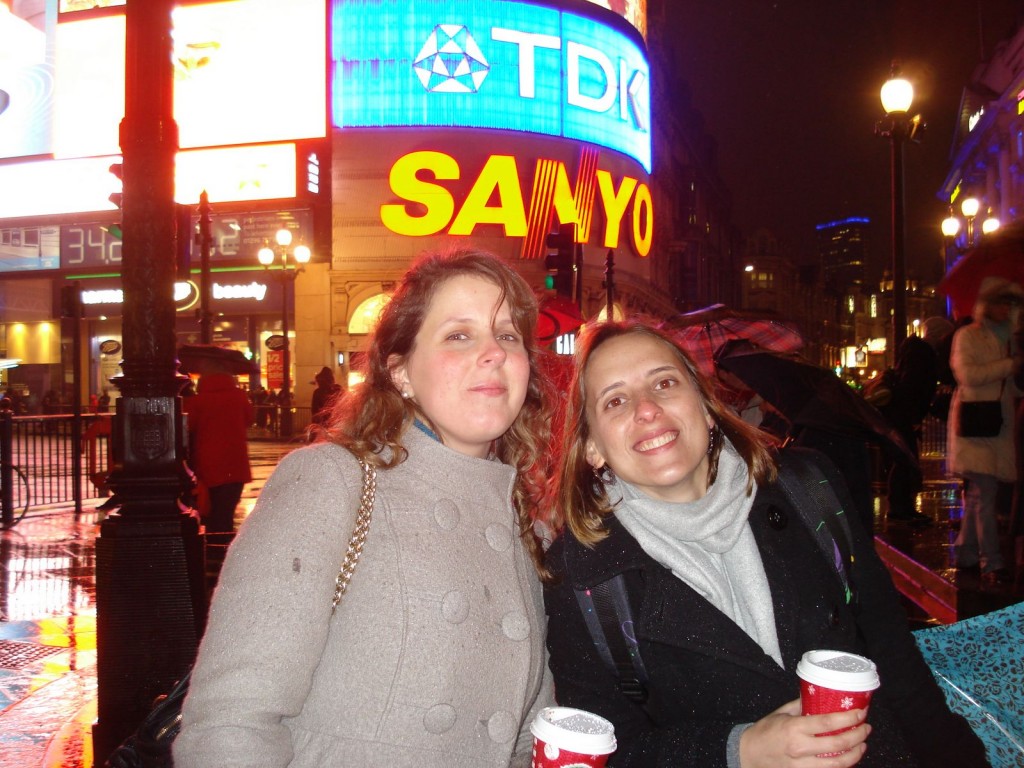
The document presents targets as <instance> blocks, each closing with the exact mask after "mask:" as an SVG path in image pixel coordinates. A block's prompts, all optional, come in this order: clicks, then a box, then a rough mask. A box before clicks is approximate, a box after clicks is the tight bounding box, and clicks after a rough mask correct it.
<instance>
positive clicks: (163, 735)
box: [104, 459, 377, 768]
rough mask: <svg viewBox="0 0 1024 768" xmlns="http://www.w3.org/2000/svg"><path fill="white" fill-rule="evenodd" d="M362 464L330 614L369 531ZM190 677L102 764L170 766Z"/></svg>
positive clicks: (372, 474) (367, 473)
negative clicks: (356, 504) (359, 490)
mask: <svg viewBox="0 0 1024 768" xmlns="http://www.w3.org/2000/svg"><path fill="white" fill-rule="evenodd" d="M359 466H361V467H362V468H363V491H362V495H361V496H360V498H359V512H358V513H357V514H356V523H355V526H354V527H353V529H352V535H351V536H350V537H349V541H348V549H347V550H346V551H345V558H344V559H343V560H342V562H341V567H340V568H339V569H338V576H337V578H336V579H335V584H334V598H333V600H332V601H331V615H334V612H335V611H336V610H337V608H338V604H339V603H340V602H341V598H342V597H343V596H344V595H345V592H346V591H347V590H348V583H349V581H350V580H351V579H352V574H353V573H354V572H355V569H356V563H358V562H359V557H360V555H362V553H363V544H364V543H365V542H366V535H367V534H368V533H369V531H370V518H371V516H372V515H373V497H374V495H375V493H376V490H377V470H376V469H375V468H374V467H373V466H372V465H370V464H369V463H367V462H366V460H364V459H359ZM191 677H192V670H191V669H190V670H189V671H188V672H187V673H186V674H185V676H184V677H183V678H181V680H179V681H178V682H177V683H175V684H174V688H172V689H171V692H170V693H168V694H167V695H166V696H163V697H161V698H160V699H159V700H158V701H157V704H156V706H155V707H153V709H152V711H150V713H149V714H148V715H146V718H145V720H143V721H142V724H141V725H140V726H139V727H138V728H137V729H136V730H135V733H133V734H132V735H131V736H129V737H128V738H127V739H125V741H124V743H122V744H121V745H120V746H119V747H118V748H117V749H115V750H114V752H113V753H112V754H111V755H110V757H109V758H107V762H106V763H105V764H104V765H105V766H106V768H172V767H173V765H174V761H173V758H172V756H171V745H172V744H173V743H174V739H175V738H177V736H178V732H179V731H180V730H181V705H182V704H183V703H184V701H185V697H186V696H187V695H188V687H189V681H190V679H191Z"/></svg>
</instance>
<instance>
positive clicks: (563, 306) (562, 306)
mask: <svg viewBox="0 0 1024 768" xmlns="http://www.w3.org/2000/svg"><path fill="white" fill-rule="evenodd" d="M581 325H583V316H582V315H581V314H580V308H579V307H577V306H576V303H575V302H573V301H570V300H569V299H566V298H564V297H562V296H549V297H548V298H546V299H544V300H543V301H542V302H541V303H540V311H539V312H538V313H537V343H538V344H540V345H541V346H543V345H545V344H550V343H551V342H552V341H554V340H555V339H557V338H558V337H559V336H561V335H562V334H565V333H572V332H573V331H575V330H576V329H577V328H579V327H580V326H581Z"/></svg>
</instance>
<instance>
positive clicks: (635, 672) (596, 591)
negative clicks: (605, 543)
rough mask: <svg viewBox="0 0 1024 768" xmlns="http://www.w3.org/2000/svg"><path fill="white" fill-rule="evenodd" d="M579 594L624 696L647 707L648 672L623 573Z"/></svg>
mask: <svg viewBox="0 0 1024 768" xmlns="http://www.w3.org/2000/svg"><path fill="white" fill-rule="evenodd" d="M575 592H576V600H577V602H578V603H579V606H580V610H581V611H582V613H583V620H584V622H586V625H587V630H589V632H590V637H591V639H592V640H593V641H594V647H595V648H596V649H597V653H598V655H599V656H600V657H601V660H602V661H604V663H605V665H606V666H607V667H608V668H609V669H610V670H611V671H612V672H613V673H614V674H615V676H616V677H617V678H618V682H619V690H621V691H622V694H623V695H624V696H625V697H626V698H628V699H629V700H630V701H633V702H635V703H637V704H639V705H640V706H643V705H644V704H645V703H646V701H647V679H648V678H647V670H646V668H645V667H644V662H643V659H642V658H641V656H640V646H639V645H638V644H637V641H636V634H635V632H634V629H633V626H634V625H633V612H632V609H631V608H630V605H629V595H628V594H627V593H626V580H625V577H624V576H623V575H622V574H621V573H620V574H618V575H616V576H613V577H612V578H610V579H608V580H607V581H602V582H601V583H600V584H597V585H596V586H594V587H591V588H590V589H577V590H575Z"/></svg>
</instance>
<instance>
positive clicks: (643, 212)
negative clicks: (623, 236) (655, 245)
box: [633, 184, 654, 258]
mask: <svg viewBox="0 0 1024 768" xmlns="http://www.w3.org/2000/svg"><path fill="white" fill-rule="evenodd" d="M653 237H654V202H653V201H652V200H651V190H650V189H648V188H647V185H646V184H641V185H640V186H639V187H637V189H636V197H634V198H633V247H634V248H635V249H636V255H637V256H639V257H640V258H643V257H644V256H646V255H647V254H649V253H650V252H651V239H652V238H653Z"/></svg>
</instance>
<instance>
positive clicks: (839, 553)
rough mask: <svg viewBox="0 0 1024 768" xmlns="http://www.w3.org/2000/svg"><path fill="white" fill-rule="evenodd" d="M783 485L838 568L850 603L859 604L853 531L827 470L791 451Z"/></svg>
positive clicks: (782, 476)
mask: <svg viewBox="0 0 1024 768" xmlns="http://www.w3.org/2000/svg"><path fill="white" fill-rule="evenodd" d="M779 487H780V488H781V489H782V491H783V493H785V495H786V498H787V499H788V500H789V502H790V506H792V507H793V509H795V510H796V512H797V514H799V516H800V519H801V520H803V522H804V524H805V525H806V526H807V528H808V530H810V532H811V534H812V535H813V536H814V540H815V541H816V542H817V544H818V547H819V548H820V549H821V551H822V553H823V554H824V556H825V559H826V560H828V561H829V563H831V564H832V566H833V567H834V568H835V571H836V575H837V576H838V577H839V581H840V582H841V583H842V585H843V590H844V592H845V593H846V602H847V604H848V605H854V606H855V605H856V604H857V588H856V585H855V583H854V579H853V565H854V557H853V533H852V532H851V531H850V521H849V520H848V519H847V517H846V512H845V510H844V509H843V505H842V503H841V502H840V501H839V497H838V496H836V492H835V491H834V490H833V488H832V486H831V485H829V482H828V478H827V477H825V473H824V472H823V471H822V470H821V467H819V466H818V465H817V464H815V463H814V462H813V461H811V460H809V459H798V458H796V457H794V456H792V454H790V455H788V456H784V458H783V461H782V465H781V466H780V468H779Z"/></svg>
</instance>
